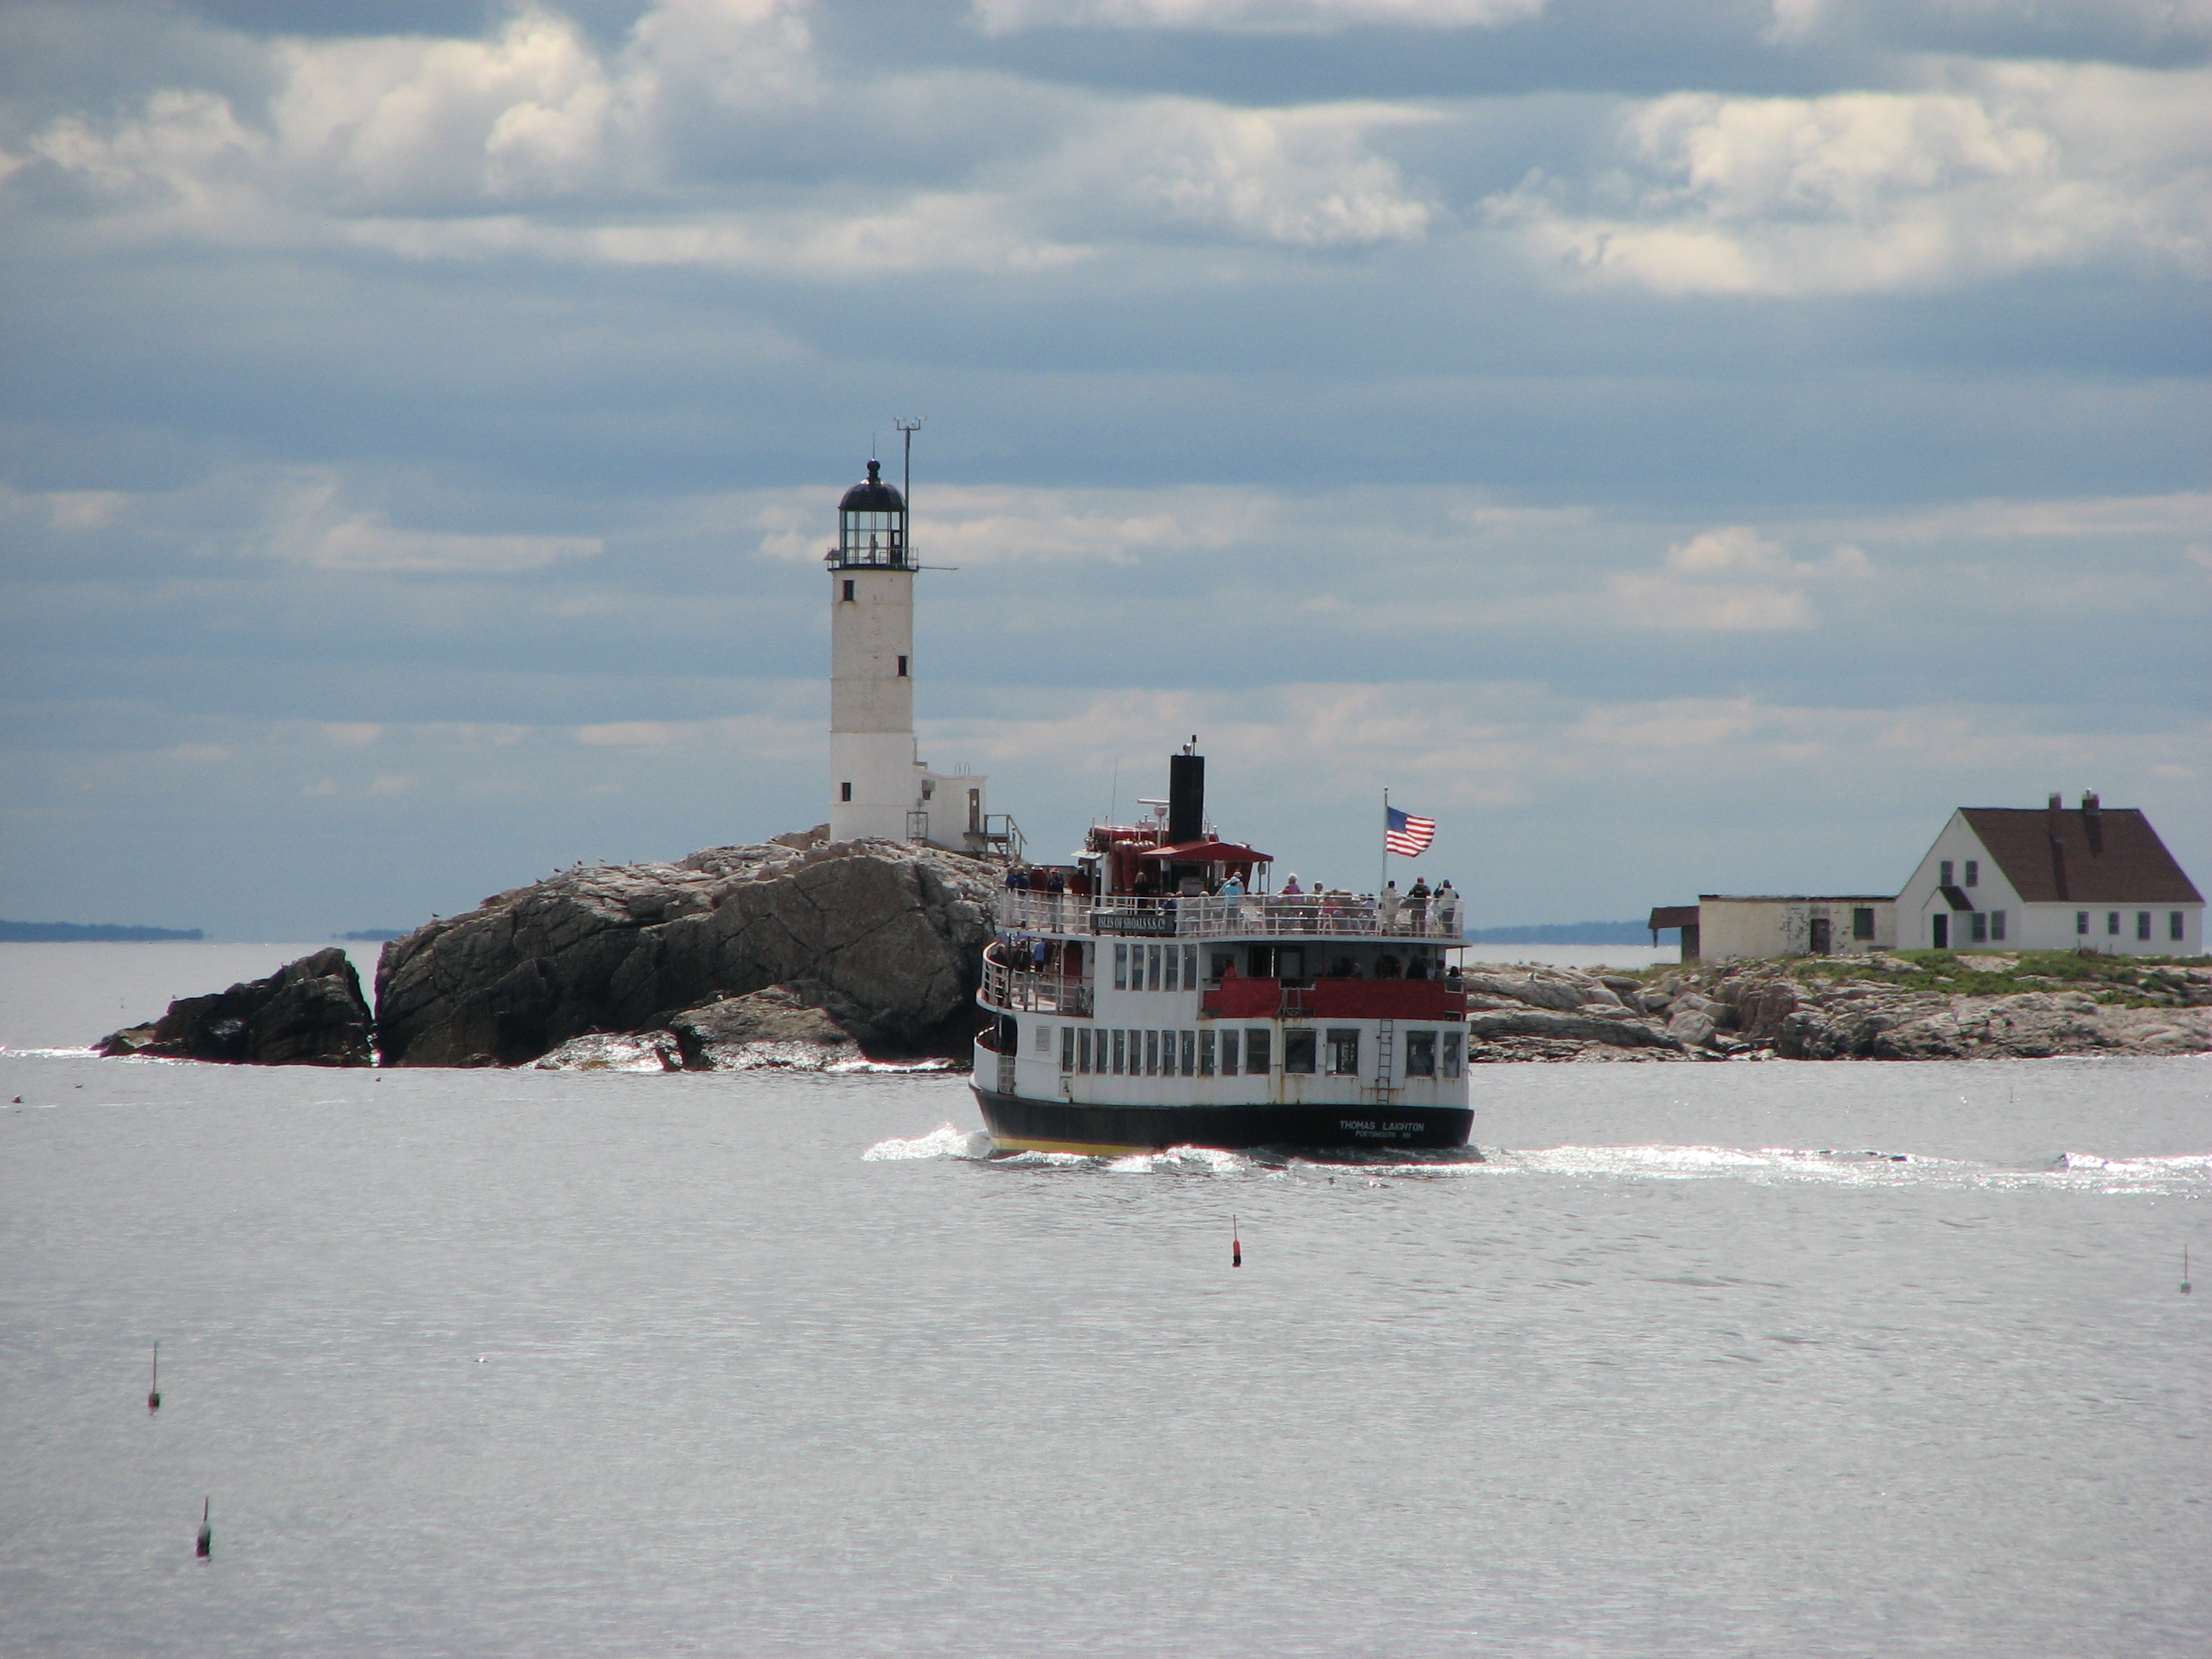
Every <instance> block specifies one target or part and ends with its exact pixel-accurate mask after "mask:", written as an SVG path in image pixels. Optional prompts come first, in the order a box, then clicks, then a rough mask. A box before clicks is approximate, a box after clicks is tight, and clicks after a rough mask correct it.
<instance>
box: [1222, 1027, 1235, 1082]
mask: <svg viewBox="0 0 2212 1659" xmlns="http://www.w3.org/2000/svg"><path fill="white" fill-rule="evenodd" d="M1221 1075H1222V1076H1224V1077H1235V1076H1236V1075H1237V1033H1236V1032H1234V1031H1224V1032H1223V1033H1222V1034H1221Z"/></svg>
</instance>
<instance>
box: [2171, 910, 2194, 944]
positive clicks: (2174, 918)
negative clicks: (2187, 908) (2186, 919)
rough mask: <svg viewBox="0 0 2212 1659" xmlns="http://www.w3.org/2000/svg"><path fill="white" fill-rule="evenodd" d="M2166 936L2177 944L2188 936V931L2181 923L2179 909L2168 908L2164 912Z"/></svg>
mask: <svg viewBox="0 0 2212 1659" xmlns="http://www.w3.org/2000/svg"><path fill="white" fill-rule="evenodd" d="M2188 936H2189V935H2188V931H2187V930H2186V929H2185V928H2184V927H2183V926H2182V925H2181V912H2180V911H2179V910H2168V911H2167V912H2166V937H2167V938H2168V939H2172V940H2174V941H2175V942H2176V943H2177V944H2178V943H2179V942H2180V941H2181V940H2182V939H2186V938H2187V937H2188Z"/></svg>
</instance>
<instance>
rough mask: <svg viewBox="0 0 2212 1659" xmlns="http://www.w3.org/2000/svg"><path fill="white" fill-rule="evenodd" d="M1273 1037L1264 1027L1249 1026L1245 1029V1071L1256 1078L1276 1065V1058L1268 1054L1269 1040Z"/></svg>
mask: <svg viewBox="0 0 2212 1659" xmlns="http://www.w3.org/2000/svg"><path fill="white" fill-rule="evenodd" d="M1273 1035H1274V1034H1273V1032H1271V1031H1269V1030H1267V1027H1266V1026H1264V1025H1257V1026H1255V1025H1248V1026H1246V1027H1245V1028H1244V1069H1245V1070H1246V1071H1248V1072H1249V1073H1251V1074H1252V1075H1253V1076H1254V1077H1257V1076H1259V1075H1260V1074H1261V1073H1262V1072H1265V1071H1266V1070H1267V1068H1268V1067H1269V1066H1272V1065H1273V1063H1274V1056H1273V1054H1269V1053H1268V1052H1267V1050H1268V1047H1269V1039H1270V1038H1271V1037H1272V1036H1273Z"/></svg>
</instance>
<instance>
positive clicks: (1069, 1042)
mask: <svg viewBox="0 0 2212 1659" xmlns="http://www.w3.org/2000/svg"><path fill="white" fill-rule="evenodd" d="M1074 1069H1075V1028H1074V1027H1073V1025H1063V1026H1061V1027H1060V1070H1061V1071H1063V1072H1072V1071H1073V1070H1074Z"/></svg>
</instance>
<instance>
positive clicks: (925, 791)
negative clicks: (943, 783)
mask: <svg viewBox="0 0 2212 1659" xmlns="http://www.w3.org/2000/svg"><path fill="white" fill-rule="evenodd" d="M936 794H937V780H936V779H935V778H924V779H923V780H922V781H921V798H922V799H924V800H930V799H934V798H935V796H936Z"/></svg>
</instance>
